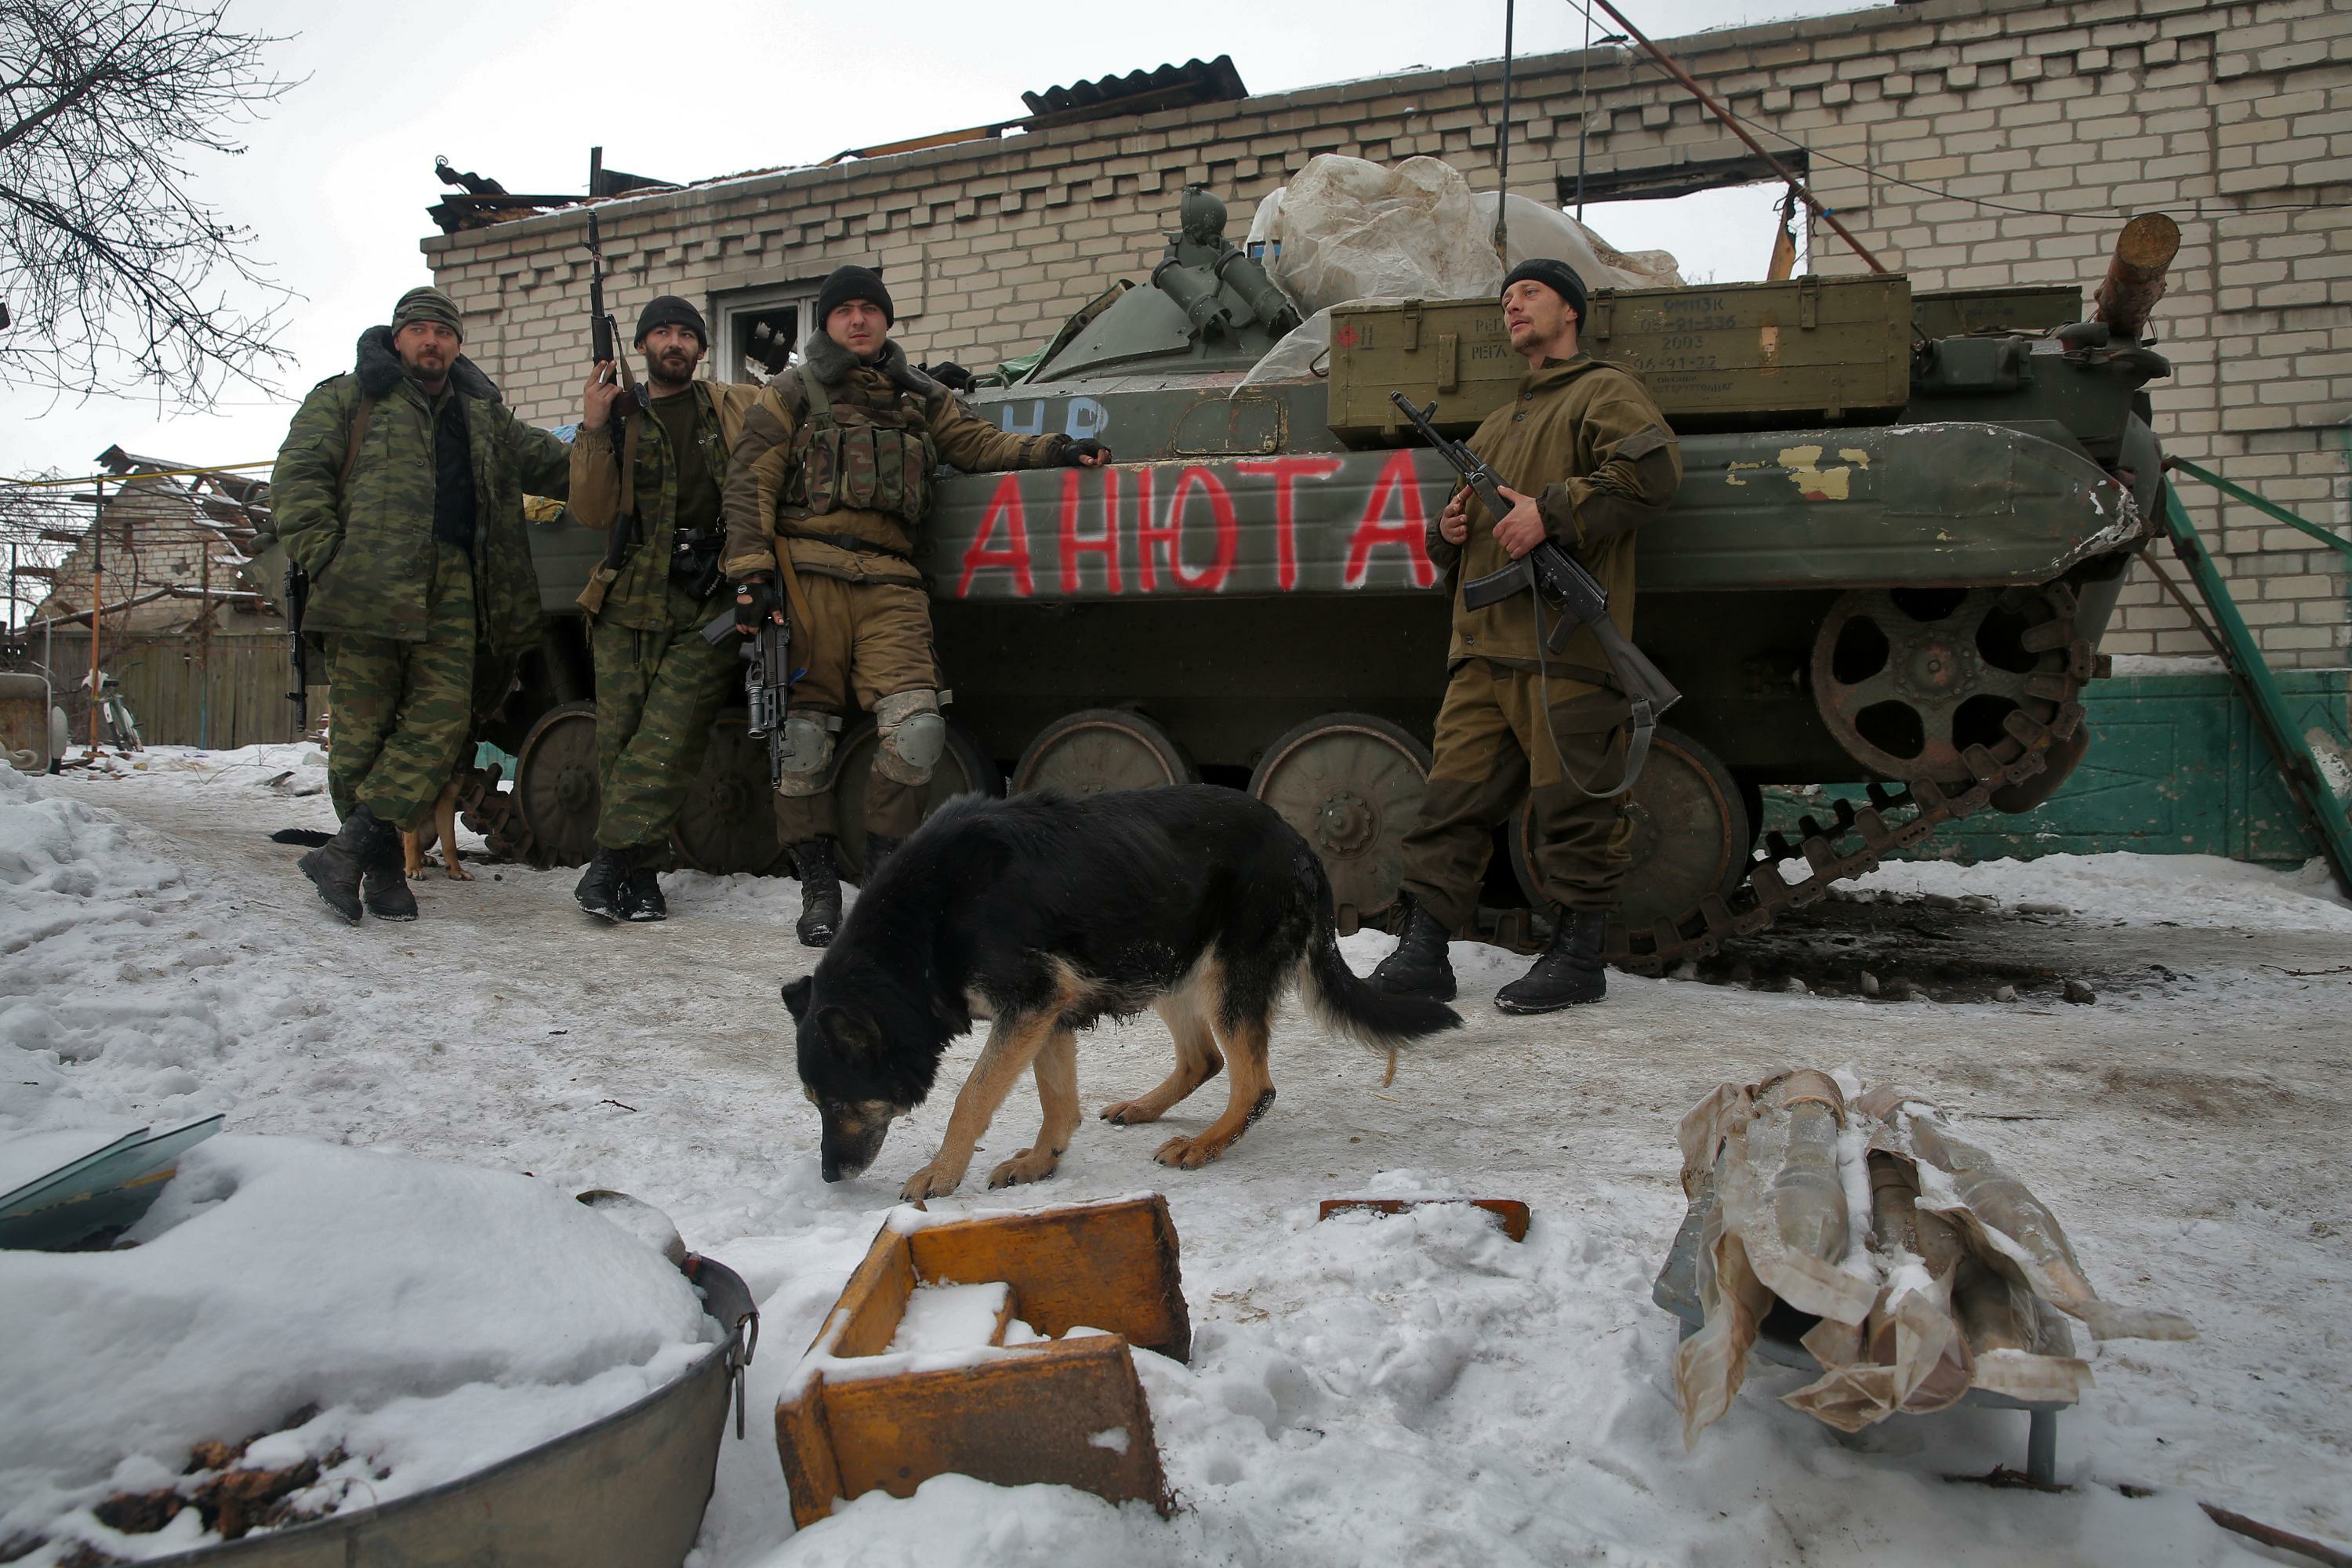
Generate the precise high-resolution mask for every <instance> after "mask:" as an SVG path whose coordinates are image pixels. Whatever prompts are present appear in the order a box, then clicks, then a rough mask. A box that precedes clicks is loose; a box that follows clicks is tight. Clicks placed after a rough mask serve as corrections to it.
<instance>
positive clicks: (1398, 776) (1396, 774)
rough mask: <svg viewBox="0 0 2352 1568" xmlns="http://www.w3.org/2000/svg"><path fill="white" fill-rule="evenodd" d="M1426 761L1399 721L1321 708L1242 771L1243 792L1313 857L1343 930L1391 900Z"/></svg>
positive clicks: (1378, 911) (1366, 919)
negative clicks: (1246, 775)
mask: <svg viewBox="0 0 2352 1568" xmlns="http://www.w3.org/2000/svg"><path fill="white" fill-rule="evenodd" d="M1429 764H1430V755H1429V748H1428V747H1426V746H1424V745H1423V744H1422V743H1421V742H1420V741H1419V740H1417V739H1415V738H1414V736H1413V735H1412V731H1408V730H1406V729H1405V728H1403V727H1402V725H1398V724H1392V723H1391V722H1390V721H1387V720H1386V719H1379V718H1374V717H1373V716H1372V715H1371V714H1369V713H1325V714H1323V715H1321V716H1320V717H1318V718H1314V719H1309V720H1308V721H1307V722H1306V723H1304V724H1301V725H1299V726H1298V727H1297V728H1296V729H1294V730H1291V731H1288V732H1286V734H1284V735H1283V736H1282V737H1281V738H1280V739H1279V740H1277V741H1276V742H1274V744H1273V745H1271V746H1268V747H1267V748H1266V751H1265V756H1264V757H1262V758H1260V759H1259V760H1258V764H1257V770H1256V772H1255V773H1252V774H1251V775H1250V784H1249V792H1250V794H1252V795H1255V796H1256V797H1257V798H1258V799H1260V800H1262V801H1264V802H1265V803H1266V805H1270V806H1272V807H1274V809H1275V810H1276V811H1278V812H1280V813H1281V814H1282V819H1283V820H1284V821H1285V822H1287V823H1289V824H1290V826H1293V827H1295V828H1297V830H1298V834H1299V837H1302V838H1304V839H1306V840H1307V843H1309V844H1311V845H1313V846H1314V847H1315V852H1316V853H1317V854H1318V855H1319V856H1321V857H1322V859H1323V869H1324V872H1325V873H1326V874H1327V875H1328V877H1329V878H1330V879H1331V898H1332V901H1333V902H1334V903H1335V904H1336V905H1337V906H1338V907H1339V930H1340V931H1342V932H1343V933H1344V932H1348V931H1354V930H1355V929H1356V928H1357V927H1358V926H1360V925H1367V924H1370V923H1371V922H1372V921H1374V920H1375V919H1376V918H1377V917H1378V916H1380V915H1381V914H1384V913H1386V912H1387V910H1389V908H1390V907H1391V905H1393V904H1394V903H1395V902H1396V897H1397V889H1398V886H1399V885H1400V883H1401V882H1402V879H1403V873H1404V836H1405V832H1406V830H1407V829H1408V828H1410V827H1412V824H1413V820H1414V818H1416V817H1417V816H1420V814H1421V797H1422V792H1423V789H1424V788H1425V787H1426V786H1427V784H1428V783H1429Z"/></svg>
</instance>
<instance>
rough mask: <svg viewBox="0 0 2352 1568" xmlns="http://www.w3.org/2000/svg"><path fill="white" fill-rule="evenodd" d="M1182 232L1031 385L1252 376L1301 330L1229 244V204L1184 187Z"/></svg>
mask: <svg viewBox="0 0 2352 1568" xmlns="http://www.w3.org/2000/svg"><path fill="white" fill-rule="evenodd" d="M1298 320H1299V318H1298V311H1297V308H1296V307H1294V306H1293V305H1292V304H1291V302H1290V301H1289V300H1288V299H1286V297H1285V296H1284V294H1283V292H1282V290H1281V289H1278V288H1276V287H1275V283H1274V279H1271V278H1268V277H1267V276H1266V275H1265V268H1262V267H1260V266H1259V265H1258V264H1257V263H1256V262H1255V261H1254V260H1252V259H1251V258H1249V256H1248V254H1247V253H1246V252H1244V251H1242V250H1240V249H1237V248H1235V247H1234V243H1233V242H1232V241H1231V240H1229V239H1227V238H1226V237H1225V204H1224V203H1223V202H1222V201H1220V200H1218V199H1217V197H1216V195H1214V194H1213V193H1212V192H1210V191H1207V190H1204V189H1202V187H1201V186H1199V185H1187V186H1185V187H1184V195H1183V197H1182V199H1181V200H1180V201H1179V202H1178V203H1177V206H1176V231H1175V232H1174V233H1172V234H1171V235H1169V237H1168V248H1167V250H1166V252H1165V253H1164V254H1163V255H1162V256H1161V258H1160V264H1159V265H1158V266H1156V267H1154V268H1152V269H1151V287H1150V288H1149V289H1130V290H1129V291H1128V293H1127V294H1126V295H1125V296H1123V297H1122V298H1120V299H1119V300H1118V301H1117V302H1116V303H1114V304H1112V305H1111V306H1110V307H1109V308H1108V309H1107V310H1103V312H1102V313H1101V314H1100V315H1099V316H1097V317H1096V318H1094V319H1093V320H1092V321H1084V322H1082V323H1078V324H1077V330H1076V331H1068V330H1065V331H1064V333H1063V335H1062V337H1061V339H1060V340H1059V341H1058V342H1056V344H1055V347H1054V349H1053V350H1052V352H1050V353H1048V354H1047V355H1046V356H1045V360H1044V361H1043V362H1042V363H1040V364H1039V365H1038V366H1037V368H1036V369H1035V370H1034V371H1033V372H1031V373H1030V374H1029V377H1028V381H1029V383H1032V384H1034V383H1038V382H1045V381H1059V380H1066V379H1072V378H1076V377H1082V376H1089V375H1097V374H1106V373H1108V372H1110V371H1112V370H1113V369H1114V368H1115V369H1116V370H1117V371H1118V372H1120V373H1134V372H1140V371H1143V370H1145V369H1147V368H1159V365H1158V364H1153V365H1150V366H1148V367H1147V365H1146V364H1145V363H1143V362H1163V363H1165V365H1166V367H1167V368H1169V369H1173V370H1209V369H1216V370H1223V369H1235V368H1242V369H1245V368H1247V367H1248V366H1249V365H1251V364H1254V363H1256V362H1257V360H1258V359H1259V357H1260V356H1262V355H1263V354H1264V353H1265V351H1266V350H1268V349H1270V348H1272V347H1273V346H1274V345H1275V343H1276V342H1278V341H1280V340H1281V339H1282V338H1283V337H1284V336H1285V335H1286V334H1287V333H1288V332H1289V331H1291V329H1292V328H1294V327H1296V326H1297V325H1298Z"/></svg>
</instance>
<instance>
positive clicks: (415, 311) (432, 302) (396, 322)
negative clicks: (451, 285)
mask: <svg viewBox="0 0 2352 1568" xmlns="http://www.w3.org/2000/svg"><path fill="white" fill-rule="evenodd" d="M411 321H437V322H439V323H440V324H441V325H442V326H445V327H446V328H448V329H449V330H450V331H453V332H455V333H457V341H458V342H465V341H466V323H465V322H464V321H460V320H459V319H458V316H457V300H452V299H451V298H449V296H448V295H446V294H444V293H443V292H441V290H440V289H436V288H434V287H433V286H432V285H431V284H429V283H428V284H426V285H425V287H423V288H421V289H410V290H409V291H408V292H407V293H405V294H403V295H402V296H401V297H400V303H399V304H397V305H394V307H393V308H392V330H393V331H394V332H398V331H400V329H401V328H403V327H404V326H406V325H408V324H409V323H410V322H411Z"/></svg>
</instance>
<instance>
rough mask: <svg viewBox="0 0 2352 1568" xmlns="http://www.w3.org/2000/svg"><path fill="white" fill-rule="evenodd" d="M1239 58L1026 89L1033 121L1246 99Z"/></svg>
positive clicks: (1101, 116) (1024, 96)
mask: <svg viewBox="0 0 2352 1568" xmlns="http://www.w3.org/2000/svg"><path fill="white" fill-rule="evenodd" d="M1248 96H1249V89H1247V88H1246V87H1244V86H1243V85H1242V77H1241V72H1240V71H1238V70H1236V69H1234V57H1233V56H1231V55H1219V56H1218V57H1217V58H1215V59H1213V60H1197V59H1194V60H1186V61H1185V62H1184V63H1183V64H1182V65H1181V66H1175V65H1163V66H1161V67H1160V68H1158V69H1157V70H1148V71H1142V70H1136V71H1129V72H1128V73H1127V74H1126V75H1125V76H1106V77H1097V78H1096V79H1094V80H1092V81H1081V82H1073V83H1072V84H1071V85H1070V86H1068V87H1049V88H1047V89H1045V91H1044V92H1024V93H1023V94H1022V95H1021V101H1022V102H1024V103H1025V104H1027V105H1028V106H1029V113H1030V117H1031V118H1030V123H1031V124H1033V125H1062V124H1068V123H1070V122H1072V121H1080V120H1100V119H1104V118H1107V117H1108V116H1110V115H1114V114H1149V113H1150V112H1152V111H1153V110H1161V109H1181V108H1183V107H1185V106H1187V105H1190V104H1195V103H1224V102H1229V101H1231V100H1234V99H1239V98H1247V97H1248Z"/></svg>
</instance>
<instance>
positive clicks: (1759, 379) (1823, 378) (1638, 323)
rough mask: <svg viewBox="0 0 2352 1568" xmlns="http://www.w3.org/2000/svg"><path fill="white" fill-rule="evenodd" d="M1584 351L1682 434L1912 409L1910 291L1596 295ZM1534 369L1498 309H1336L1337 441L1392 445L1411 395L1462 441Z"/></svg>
mask: <svg viewBox="0 0 2352 1568" xmlns="http://www.w3.org/2000/svg"><path fill="white" fill-rule="evenodd" d="M1580 342H1582V344H1583V347H1584V349H1585V352H1587V353H1591V354H1592V355H1593V356H1594V357H1596V358H1599V359H1604V360H1608V361H1610V362H1612V363H1616V364H1622V365H1624V366H1625V367H1627V368H1628V369H1631V370H1634V371H1638V372H1639V373H1640V374H1641V375H1642V378H1643V380H1644V381H1645V382H1647V383H1648V384H1649V387H1650V391H1651V394H1652V395H1654V396H1655V397H1656V398H1657V400H1658V406H1659V407H1660V408H1662V409H1663V410H1664V412H1665V416H1666V417H1667V419H1668V420H1669V421H1671V422H1672V423H1673V424H1674V426H1675V428H1676V429H1677V430H1690V431H1696V430H1729V429H1757V428H1772V427H1792V426H1807V425H1821V424H1831V425H1836V424H1851V423H1857V422H1867V421H1869V420H1871V419H1874V418H1880V417H1885V416H1892V415H1894V414H1896V413H1898V412H1900V411H1901V409H1902V407H1903V405H1905V404H1906V403H1907V402H1908V401H1910V396H1911V283H1910V279H1906V278H1902V277H1877V276H1873V277H1868V278H1798V279H1790V280H1788V281H1786V282H1781V283H1730V284H1725V285H1723V286H1721V287H1718V288H1705V289H1599V290H1597V291H1595V292H1594V294H1593V296H1592V300H1591V311H1590V312H1589V316H1588V320H1587V321H1586V331H1584V332H1583V333H1582V335H1581V338H1580ZM1526 372H1527V362H1526V361H1524V360H1522V359H1521V358H1520V357H1519V356H1518V355H1517V354H1516V353H1513V352H1512V351H1511V344H1510V340H1509V339H1507V338H1506V337H1505V336H1504V335H1503V313H1502V310H1501V308H1500V307H1499V306H1498V305H1497V304H1496V302H1495V301H1494V300H1405V301H1403V302H1402V303H1399V304H1385V305H1364V306H1344V305H1343V306H1341V307H1339V309H1337V310H1333V311H1332V312H1331V362H1330V377H1329V380H1330V395H1331V429H1332V432H1333V434H1335V435H1338V436H1339V437H1342V438H1344V439H1347V440H1350V441H1360V442H1367V443H1380V442H1385V441H1390V440H1393V439H1396V438H1397V437H1398V436H1399V434H1400V427H1401V426H1402V423H1403V422H1402V419H1401V418H1400V417H1399V416H1398V414H1397V411H1396V408H1395V406H1394V405H1391V403H1390V402H1389V394H1390V393H1391V392H1402V393H1403V394H1404V395H1406V396H1408V397H1410V398H1412V400H1413V401H1414V402H1416V403H1420V404H1424V405H1425V404H1428V403H1430V402H1432V401H1434V402H1435V403H1436V404H1437V414H1436V416H1435V422H1436V424H1437V425H1438V426H1439V427H1440V428H1441V429H1444V430H1446V431H1448V432H1449V433H1450V434H1456V435H1459V434H1465V433H1466V432H1468V431H1469V430H1471V429H1472V428H1474V427H1475V426H1476V425H1477V423H1478V421H1479V420H1481V419H1483V418H1485V417H1486V416H1487V415H1488V414H1489V413H1492V412H1493V411H1494V410H1495V409H1496V408H1497V407H1500V406H1501V405H1503V404H1505V403H1507V402H1508V401H1509V400H1510V397H1511V395H1512V393H1513V392H1514V391H1515V390H1516V389H1517V386H1518V383H1519V378H1520V377H1521V376H1522V375H1524V374H1526Z"/></svg>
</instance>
